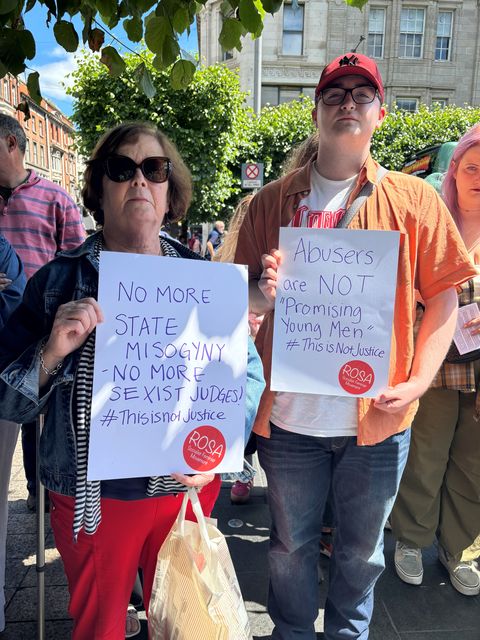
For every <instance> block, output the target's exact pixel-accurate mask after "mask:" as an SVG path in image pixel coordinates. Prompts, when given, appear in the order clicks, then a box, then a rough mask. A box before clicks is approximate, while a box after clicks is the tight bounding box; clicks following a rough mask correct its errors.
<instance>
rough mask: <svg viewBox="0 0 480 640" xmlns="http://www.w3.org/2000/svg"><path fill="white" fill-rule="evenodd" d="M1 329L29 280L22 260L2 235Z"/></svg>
mask: <svg viewBox="0 0 480 640" xmlns="http://www.w3.org/2000/svg"><path fill="white" fill-rule="evenodd" d="M0 272H1V273H0V329H1V328H3V326H4V325H5V323H6V322H7V320H8V318H9V317H10V315H11V314H12V313H13V311H14V310H15V308H16V307H17V306H18V305H19V304H20V302H21V300H22V295H23V291H24V289H25V284H26V282H27V279H26V276H25V272H24V270H23V265H22V261H21V260H20V258H19V257H18V255H17V254H16V253H15V251H14V250H13V249H12V247H11V245H10V243H9V242H8V241H7V240H6V238H4V237H3V236H0Z"/></svg>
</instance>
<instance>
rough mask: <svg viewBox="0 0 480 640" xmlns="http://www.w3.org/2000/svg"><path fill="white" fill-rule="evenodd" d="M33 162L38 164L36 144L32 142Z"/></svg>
mask: <svg viewBox="0 0 480 640" xmlns="http://www.w3.org/2000/svg"><path fill="white" fill-rule="evenodd" d="M33 164H38V145H37V143H36V142H34V143H33Z"/></svg>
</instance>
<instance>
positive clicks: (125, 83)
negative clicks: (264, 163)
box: [69, 53, 251, 222]
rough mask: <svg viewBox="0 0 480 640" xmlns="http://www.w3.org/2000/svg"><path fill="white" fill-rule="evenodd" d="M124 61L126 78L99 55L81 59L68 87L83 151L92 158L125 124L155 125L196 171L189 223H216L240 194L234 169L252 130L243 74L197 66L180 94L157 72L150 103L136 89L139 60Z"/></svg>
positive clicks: (77, 141)
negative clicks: (105, 136) (106, 135)
mask: <svg viewBox="0 0 480 640" xmlns="http://www.w3.org/2000/svg"><path fill="white" fill-rule="evenodd" d="M145 56H146V57H147V59H148V57H149V56H150V57H153V55H152V54H148V53H145ZM125 64H126V67H125V72H124V73H123V74H122V75H121V76H111V75H110V74H109V73H108V72H107V70H106V68H105V67H104V66H103V65H100V64H99V63H98V59H97V58H96V57H95V56H93V55H88V54H87V55H84V56H83V57H82V58H81V59H80V60H79V64H78V67H77V70H76V71H74V72H73V83H72V85H73V88H71V89H69V93H70V95H72V96H73V98H74V107H73V121H74V122H75V124H76V126H77V128H78V131H79V133H78V135H77V138H76V144H77V147H78V150H79V151H80V153H82V154H83V155H84V156H86V157H88V156H89V155H90V153H91V151H92V149H93V147H94V146H95V144H96V143H97V141H98V139H99V137H100V136H101V134H102V133H103V132H104V131H105V130H106V129H108V128H110V127H112V126H114V125H116V124H118V123H120V122H125V121H128V120H148V121H151V122H153V123H154V124H156V125H157V126H158V127H159V128H160V129H161V130H162V131H164V132H165V133H166V134H167V135H168V136H169V137H170V138H171V139H172V140H173V141H174V142H175V144H176V145H177V147H178V149H179V151H180V154H181V156H182V158H183V159H184V161H185V162H186V164H187V166H188V167H189V169H190V171H191V172H192V175H193V179H194V199H193V202H192V205H191V209H190V219H191V220H192V221H197V222H199V221H202V220H212V219H213V218H215V217H216V216H218V215H219V214H220V213H221V212H223V209H224V203H225V202H227V201H229V199H230V198H231V197H232V193H238V192H239V185H236V184H235V179H234V177H233V173H232V169H233V168H236V167H237V166H238V165H239V163H240V150H241V149H244V147H245V145H246V143H247V137H248V132H249V130H250V116H251V112H250V111H249V110H248V109H245V107H244V99H245V96H244V94H243V93H241V92H240V89H239V82H238V76H237V74H236V73H234V72H232V71H229V70H228V69H227V68H226V67H224V66H223V65H218V66H214V67H208V68H203V69H199V70H198V71H196V72H195V74H194V77H193V79H192V82H191V84H190V85H189V87H188V89H183V90H174V89H173V88H172V86H171V82H170V74H169V70H165V71H154V73H153V74H152V84H153V86H154V88H155V91H156V94H155V98H153V99H151V98H149V97H147V95H146V94H145V92H144V91H142V89H141V88H140V87H139V85H138V82H137V78H136V74H137V73H138V65H137V60H136V57H135V56H134V55H130V56H126V58H125Z"/></svg>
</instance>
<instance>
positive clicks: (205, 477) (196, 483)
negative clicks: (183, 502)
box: [172, 473, 215, 491]
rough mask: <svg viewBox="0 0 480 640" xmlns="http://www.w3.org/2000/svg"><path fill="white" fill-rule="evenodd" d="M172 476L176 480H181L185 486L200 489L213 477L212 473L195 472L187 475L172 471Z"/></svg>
mask: <svg viewBox="0 0 480 640" xmlns="http://www.w3.org/2000/svg"><path fill="white" fill-rule="evenodd" d="M172 478H174V480H176V481H177V482H181V483H182V484H184V485H185V486H186V487H195V488H196V489H198V490H199V491H201V489H202V487H204V486H205V485H207V484H210V482H212V480H213V479H214V478H215V474H214V473H196V474H195V475H193V476H187V475H185V474H184V473H172Z"/></svg>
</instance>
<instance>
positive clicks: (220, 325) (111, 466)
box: [88, 251, 248, 480]
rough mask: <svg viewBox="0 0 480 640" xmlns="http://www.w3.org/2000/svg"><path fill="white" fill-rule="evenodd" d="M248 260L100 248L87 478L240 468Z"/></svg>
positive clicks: (242, 439) (246, 339)
mask: <svg viewBox="0 0 480 640" xmlns="http://www.w3.org/2000/svg"><path fill="white" fill-rule="evenodd" d="M247 298H248V293H247V268H246V267H245V266H239V265H231V264H218V263H214V264H212V263H209V262H204V261H200V260H183V259H178V258H169V257H160V256H146V255H138V254H128V253H116V252H106V251H104V252H102V254H101V256H100V275H99V289H98V302H99V304H100V307H101V308H102V310H103V313H104V316H105V321H104V322H103V323H102V324H100V325H98V327H97V330H96V342H95V367H94V382H93V399H92V418H91V428H90V446H89V459H88V479H89V480H107V479H117V478H134V477H144V476H155V475H166V474H170V473H172V472H181V473H199V472H206V471H212V470H215V472H223V471H239V470H241V469H242V467H243V449H244V429H245V384H246V365H247V348H248V343H247V341H248V322H247V307H248V301H247Z"/></svg>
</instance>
